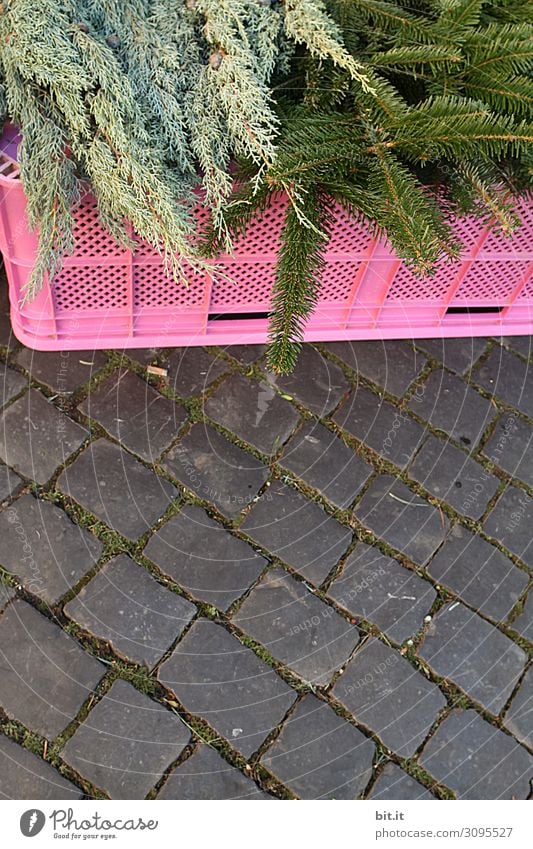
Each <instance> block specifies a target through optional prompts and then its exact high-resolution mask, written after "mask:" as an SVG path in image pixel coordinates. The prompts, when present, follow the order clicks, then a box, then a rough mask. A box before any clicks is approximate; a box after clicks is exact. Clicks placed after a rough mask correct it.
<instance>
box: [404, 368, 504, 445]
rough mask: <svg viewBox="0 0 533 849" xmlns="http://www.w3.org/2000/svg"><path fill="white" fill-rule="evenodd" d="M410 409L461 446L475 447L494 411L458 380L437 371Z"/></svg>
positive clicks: (446, 373) (423, 387)
mask: <svg viewBox="0 0 533 849" xmlns="http://www.w3.org/2000/svg"><path fill="white" fill-rule="evenodd" d="M409 407H410V409H411V410H413V412H414V413H417V415H419V416H420V417H421V418H423V419H426V421H428V422H431V424H432V425H434V427H437V428H439V429H440V430H443V431H445V432H446V433H447V434H449V435H450V436H451V437H453V439H456V440H458V441H460V442H462V443H463V445H472V446H473V445H475V444H476V443H477V441H478V440H479V438H480V436H481V434H482V433H483V431H484V430H485V428H486V427H487V425H488V424H489V422H490V421H492V419H493V417H494V414H495V412H496V409H495V407H494V406H493V405H492V404H491V403H490V401H487V399H486V398H483V397H482V396H481V395H480V394H479V392H476V390H475V389H472V387H471V386H468V384H466V383H465V382H464V381H463V380H461V378H459V377H455V375H453V374H448V372H445V371H442V370H441V369H438V370H437V371H434V372H432V373H431V374H430V375H429V377H428V379H427V380H426V382H425V384H424V385H423V386H420V387H418V389H417V391H416V392H415V394H414V395H413V397H412V398H411V400H410V402H409Z"/></svg>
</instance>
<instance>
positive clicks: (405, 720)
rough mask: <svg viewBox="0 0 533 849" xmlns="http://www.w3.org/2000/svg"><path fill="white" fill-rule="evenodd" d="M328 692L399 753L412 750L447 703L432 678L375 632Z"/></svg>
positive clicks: (402, 755) (411, 751)
mask: <svg viewBox="0 0 533 849" xmlns="http://www.w3.org/2000/svg"><path fill="white" fill-rule="evenodd" d="M332 693H333V695H334V696H335V698H337V699H338V700H339V701H340V702H341V703H342V704H343V705H344V706H345V707H346V708H347V710H349V711H350V713H351V714H353V716H354V717H355V719H356V720H357V721H358V722H360V723H362V724H363V725H365V726H366V727H367V728H369V729H370V730H371V731H373V732H374V733H375V734H377V735H378V736H379V737H380V738H381V740H382V741H383V742H384V743H385V745H386V746H388V747H389V748H390V749H392V751H394V752H396V754H398V755H400V756H401V757H404V758H406V757H411V756H412V755H413V754H414V752H415V751H416V749H417V748H418V746H419V745H420V744H421V743H422V741H423V740H424V738H425V737H426V735H427V733H428V731H429V729H430V728H431V726H432V724H433V723H434V722H435V720H436V718H437V716H438V714H439V711H440V710H442V708H443V707H444V706H445V704H446V699H445V698H444V696H443V695H442V693H441V692H440V690H439V689H438V687H436V686H435V684H432V683H430V682H429V681H428V680H427V679H426V678H424V676H423V675H421V673H420V672H418V671H417V670H416V669H415V668H414V667H413V666H411V664H410V663H409V662H408V661H407V660H406V659H405V658H404V657H402V656H401V654H400V653H399V652H397V651H394V650H393V649H391V648H388V646H386V645H384V644H383V643H382V642H380V640H376V639H375V638H370V639H369V640H367V641H365V642H364V643H363V645H361V647H360V648H359V649H358V650H357V651H356V653H355V655H354V657H353V659H352V660H351V661H350V663H349V664H348V667H347V668H346V672H344V673H343V675H341V677H340V678H339V679H338V680H337V682H336V683H335V686H334V687H333V690H332Z"/></svg>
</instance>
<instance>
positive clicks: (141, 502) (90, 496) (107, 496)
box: [57, 439, 178, 539]
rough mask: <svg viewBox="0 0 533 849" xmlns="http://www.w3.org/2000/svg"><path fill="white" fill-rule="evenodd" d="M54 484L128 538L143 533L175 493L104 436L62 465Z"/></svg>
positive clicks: (164, 482) (170, 485)
mask: <svg viewBox="0 0 533 849" xmlns="http://www.w3.org/2000/svg"><path fill="white" fill-rule="evenodd" d="M57 486H58V489H60V490H61V491H62V492H65V493H66V494H67V495H70V496H71V497H72V498H74V499H75V500H76V501H77V502H78V503H79V504H81V505H82V507H85V508H86V509H87V510H90V511H91V513H94V515H95V516H97V517H98V518H99V519H101V520H102V521H103V522H106V523H107V524H108V525H110V526H111V527H112V528H115V529H116V530H117V531H119V532H120V533H121V534H124V536H126V537H129V538H130V539H137V538H138V537H140V536H141V535H142V534H143V533H145V532H146V531H147V530H148V529H149V528H150V526H151V525H152V524H153V523H154V522H155V521H156V519H158V518H159V517H160V516H162V514H163V513H164V512H165V510H166V509H167V508H168V507H169V505H170V504H171V502H172V499H173V498H175V497H176V496H177V494H178V493H177V490H176V489H175V488H174V487H173V486H172V484H170V483H169V482H168V481H166V480H164V479H163V478H161V477H157V475H155V474H154V472H152V471H151V470H150V469H147V468H146V467H145V466H143V465H142V464H141V463H140V462H139V461H138V460H135V459H134V458H133V457H132V456H131V454H128V453H127V452H126V451H123V450H122V449H121V448H119V447H118V445H114V444H112V443H111V442H107V441H106V440H103V439H99V440H98V441H97V442H94V443H93V444H92V445H90V446H89V447H88V448H86V449H85V451H83V452H82V453H81V454H80V456H79V457H77V458H76V460H75V461H74V463H73V464H72V465H71V466H69V467H68V468H67V469H65V471H64V472H63V473H62V474H61V475H60V477H59V480H58V482H57Z"/></svg>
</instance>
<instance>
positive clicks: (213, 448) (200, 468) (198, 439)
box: [162, 424, 269, 518]
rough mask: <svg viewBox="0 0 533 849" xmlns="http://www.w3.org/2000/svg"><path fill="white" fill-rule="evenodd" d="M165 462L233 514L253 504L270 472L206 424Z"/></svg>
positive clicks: (226, 513)
mask: <svg viewBox="0 0 533 849" xmlns="http://www.w3.org/2000/svg"><path fill="white" fill-rule="evenodd" d="M162 463H163V468H165V469H166V470H167V471H168V472H169V473H170V474H171V475H172V476H173V477H175V478H176V479H177V480H179V481H180V483H182V484H183V485H184V486H186V487H187V489H190V490H192V492H195V493H196V494H197V495H198V496H199V497H200V498H202V499H203V500H205V501H210V502H211V503H212V504H215V505H216V507H218V509H219V510H220V512H221V513H223V514H224V516H228V517H229V518H233V517H234V516H237V515H238V514H239V513H240V512H241V510H243V509H244V508H245V507H246V506H247V505H248V504H250V502H251V501H252V500H253V499H254V498H255V496H256V495H257V493H258V492H259V490H260V489H261V487H262V486H263V484H264V482H265V481H266V479H267V477H268V475H269V470H268V468H267V467H266V466H264V465H263V463H261V462H260V461H259V460H256V458H255V457H253V456H252V454H249V453H248V451H243V449H242V448H239V447H238V446H237V445H234V444H233V443H232V442H229V440H227V439H226V438H225V437H224V436H222V435H221V434H220V433H219V432H218V431H217V430H215V429H214V428H212V427H209V426H208V425H204V424H196V425H194V426H193V427H192V429H191V430H190V431H189V433H187V434H186V435H185V436H184V437H183V439H180V441H179V442H178V443H177V445H175V446H173V447H172V448H171V449H170V451H169V452H168V453H167V454H166V455H165V456H164V457H163V459H162Z"/></svg>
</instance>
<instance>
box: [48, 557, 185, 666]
mask: <svg viewBox="0 0 533 849" xmlns="http://www.w3.org/2000/svg"><path fill="white" fill-rule="evenodd" d="M65 613H66V614H67V616H69V617H70V618H71V619H74V620H75V621H76V622H77V623H78V624H79V625H81V626H82V628H84V629H85V630H86V631H89V632H90V633H91V634H93V635H94V636H96V637H99V638H100V639H103V640H107V641H108V642H109V643H110V644H111V646H112V647H113V648H114V650H115V651H116V652H117V654H119V655H122V657H125V658H126V659H128V660H132V661H134V662H135V663H144V664H145V665H146V666H148V667H152V666H154V665H155V664H156V663H157V661H158V660H159V659H160V658H161V657H162V655H163V654H164V653H165V652H166V651H167V649H169V648H170V646H171V645H172V643H173V642H174V640H175V639H176V638H177V637H178V636H179V635H180V634H181V632H182V631H183V629H184V628H185V626H186V625H188V623H189V622H190V621H191V619H192V617H193V616H194V614H195V613H196V608H195V607H194V605H193V604H191V603H190V602H188V601H186V600H185V599H184V598H180V596H179V595H176V593H174V592H171V591H170V590H167V589H165V587H163V586H161V584H158V583H157V581H155V580H154V578H152V576H151V575H150V574H149V573H148V572H147V571H146V569H143V568H142V566H137V564H135V563H134V562H133V560H130V558H129V557H127V556H126V555H125V554H123V555H120V556H119V557H115V558H113V560H111V561H110V562H109V563H107V564H106V566H104V568H103V569H102V570H101V571H100V572H98V574H97V575H95V577H94V578H92V579H91V581H90V582H89V583H88V584H87V585H86V586H85V587H84V588H83V589H82V590H81V592H80V594H79V595H78V596H76V597H75V598H74V599H72V601H70V602H69V603H68V604H67V605H66V607H65Z"/></svg>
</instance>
